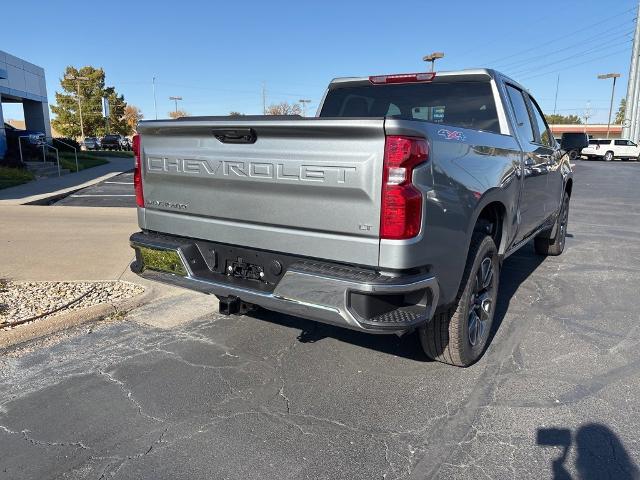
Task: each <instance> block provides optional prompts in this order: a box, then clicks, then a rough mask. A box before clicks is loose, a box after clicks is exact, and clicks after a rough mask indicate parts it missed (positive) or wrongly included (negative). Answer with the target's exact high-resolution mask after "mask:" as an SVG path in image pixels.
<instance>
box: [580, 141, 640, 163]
mask: <svg viewBox="0 0 640 480" xmlns="http://www.w3.org/2000/svg"><path fill="white" fill-rule="evenodd" d="M580 154H581V155H582V156H583V157H587V159H589V160H592V159H603V160H605V161H607V162H610V161H611V160H613V159H614V158H620V159H623V160H629V159H632V160H640V147H639V146H638V145H637V144H635V143H633V142H632V141H631V140H624V139H620V138H615V139H613V138H612V139H600V138H592V139H591V140H589V146H588V147H586V148H583V149H582V151H581V152H580Z"/></svg>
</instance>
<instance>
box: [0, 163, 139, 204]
mask: <svg viewBox="0 0 640 480" xmlns="http://www.w3.org/2000/svg"><path fill="white" fill-rule="evenodd" d="M105 159H106V160H108V161H109V163H106V164H104V165H98V166H97V167H93V168H88V169H86V170H81V171H79V172H77V173H69V174H67V175H62V176H61V177H50V178H43V179H40V180H36V181H33V182H29V183H25V184H23V185H18V186H16V187H11V188H5V189H2V190H0V206H5V205H24V204H26V203H31V202H35V201H38V200H44V199H46V198H48V197H52V196H57V195H62V194H65V193H69V192H73V191H75V190H78V189H80V188H84V187H88V186H90V185H93V184H95V183H98V182H101V181H103V180H106V179H108V178H111V177H113V176H115V175H118V174H120V173H122V172H126V171H128V170H131V169H132V168H133V158H120V157H105Z"/></svg>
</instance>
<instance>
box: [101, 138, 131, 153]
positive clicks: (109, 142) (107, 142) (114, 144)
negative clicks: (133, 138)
mask: <svg viewBox="0 0 640 480" xmlns="http://www.w3.org/2000/svg"><path fill="white" fill-rule="evenodd" d="M101 143H102V148H103V149H104V150H124V149H125V147H124V145H126V141H125V139H124V137H123V136H122V135H105V136H104V137H102V141H101Z"/></svg>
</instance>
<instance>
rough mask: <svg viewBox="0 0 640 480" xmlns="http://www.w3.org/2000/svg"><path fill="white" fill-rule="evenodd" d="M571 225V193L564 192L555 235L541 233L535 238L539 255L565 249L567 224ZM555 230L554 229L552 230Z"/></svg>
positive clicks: (559, 251)
mask: <svg viewBox="0 0 640 480" xmlns="http://www.w3.org/2000/svg"><path fill="white" fill-rule="evenodd" d="M568 225H569V194H568V193H567V192H564V196H563V197H562V206H561V207H560V213H559V214H558V218H557V219H556V225H555V235H554V236H553V237H550V233H551V232H544V233H541V234H539V235H538V236H537V237H536V238H535V239H534V247H535V250H536V253H537V254H539V255H552V256H556V255H560V254H561V253H562V252H563V251H564V242H565V239H566V238H567V226H568ZM552 231H553V230H552Z"/></svg>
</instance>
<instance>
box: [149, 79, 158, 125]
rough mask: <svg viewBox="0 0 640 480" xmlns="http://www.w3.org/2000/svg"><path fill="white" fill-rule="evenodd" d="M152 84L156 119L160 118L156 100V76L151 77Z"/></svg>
mask: <svg viewBox="0 0 640 480" xmlns="http://www.w3.org/2000/svg"><path fill="white" fill-rule="evenodd" d="M151 85H152V87H153V110H154V111H155V113H156V120H157V119H158V103H157V102H156V77H153V78H152V79H151Z"/></svg>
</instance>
